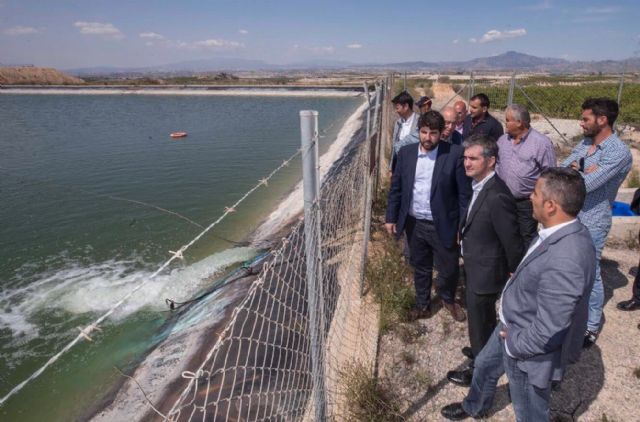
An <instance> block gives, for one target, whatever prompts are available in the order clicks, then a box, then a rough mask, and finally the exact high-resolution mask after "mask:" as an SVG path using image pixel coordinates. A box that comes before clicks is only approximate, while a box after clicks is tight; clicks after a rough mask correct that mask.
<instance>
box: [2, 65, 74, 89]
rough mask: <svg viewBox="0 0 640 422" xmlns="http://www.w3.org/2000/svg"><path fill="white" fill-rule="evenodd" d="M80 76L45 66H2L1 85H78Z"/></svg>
mask: <svg viewBox="0 0 640 422" xmlns="http://www.w3.org/2000/svg"><path fill="white" fill-rule="evenodd" d="M78 84H84V81H83V80H82V79H80V78H76V77H73V76H69V75H67V74H65V73H62V72H60V71H59V70H56V69H52V68H45V67H0V85H78Z"/></svg>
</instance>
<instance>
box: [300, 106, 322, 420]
mask: <svg viewBox="0 0 640 422" xmlns="http://www.w3.org/2000/svg"><path fill="white" fill-rule="evenodd" d="M300 136H301V138H300V139H301V144H302V184H303V188H304V237H305V249H306V250H305V252H306V253H305V256H306V264H307V300H308V312H309V337H310V343H311V369H312V378H313V404H314V409H315V420H316V421H324V420H325V419H326V391H325V385H324V376H325V371H324V363H325V362H324V323H323V321H324V318H323V313H324V301H323V296H322V294H323V293H322V290H323V289H322V281H323V279H322V265H321V262H322V256H321V248H320V246H321V241H322V237H321V231H320V230H321V225H320V223H321V221H320V218H321V216H320V178H319V170H318V164H319V162H318V112H317V111H313V110H302V111H300Z"/></svg>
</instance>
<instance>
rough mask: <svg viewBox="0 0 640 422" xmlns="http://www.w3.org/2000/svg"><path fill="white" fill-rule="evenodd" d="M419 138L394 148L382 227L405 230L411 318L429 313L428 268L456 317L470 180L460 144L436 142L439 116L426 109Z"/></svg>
mask: <svg viewBox="0 0 640 422" xmlns="http://www.w3.org/2000/svg"><path fill="white" fill-rule="evenodd" d="M418 128H419V137H420V142H419V143H417V144H411V145H407V146H404V147H402V148H401V149H400V151H399V152H398V162H397V166H396V169H395V171H394V172H393V176H392V177H391V188H390V190H389V200H388V204H387V214H386V219H385V221H386V224H385V228H386V229H387V231H388V232H389V233H390V234H392V235H395V236H400V234H401V233H402V232H403V231H404V232H405V233H406V235H407V240H408V242H409V251H410V263H411V265H412V266H413V268H414V284H415V288H416V304H415V306H414V308H413V309H412V310H411V311H410V313H409V318H410V319H417V318H427V317H429V316H431V310H430V304H431V303H430V302H431V300H430V296H431V282H432V273H433V267H434V265H435V267H436V268H438V278H437V280H436V286H437V288H438V293H439V296H440V298H441V299H442V301H443V304H444V307H445V308H446V309H447V310H448V311H449V312H450V313H451V315H452V316H453V317H454V319H455V320H456V321H464V320H465V318H466V317H465V314H464V311H463V310H462V308H461V307H460V305H458V304H457V303H455V301H454V299H455V291H456V286H457V282H458V260H459V248H458V243H457V234H458V230H459V222H460V216H461V215H463V214H464V213H465V212H466V208H467V205H468V203H469V199H470V197H471V183H470V179H469V178H468V177H467V176H466V175H465V174H464V167H463V164H462V152H463V151H462V147H460V146H458V145H452V144H449V143H446V142H441V141H440V138H441V133H442V130H443V128H444V119H443V118H442V115H441V114H440V113H438V112H437V111H433V110H432V111H429V112H427V113H425V114H423V115H422V116H420V119H419V120H418Z"/></svg>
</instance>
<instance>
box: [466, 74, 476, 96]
mask: <svg viewBox="0 0 640 422" xmlns="http://www.w3.org/2000/svg"><path fill="white" fill-rule="evenodd" d="M474 95H476V80H475V77H474V75H473V72H471V81H469V98H467V103H468V102H469V101H471V97H473V96H474Z"/></svg>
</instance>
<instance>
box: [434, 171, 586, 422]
mask: <svg viewBox="0 0 640 422" xmlns="http://www.w3.org/2000/svg"><path fill="white" fill-rule="evenodd" d="M585 196H586V187H585V183H584V180H583V179H582V176H580V174H579V173H578V172H577V171H575V170H573V169H570V168H559V167H550V168H547V169H545V170H544V171H543V172H542V174H541V175H540V178H539V179H538V181H537V182H536V186H535V188H534V191H533V193H532V194H531V202H532V204H533V216H534V217H535V219H536V220H538V222H540V223H541V224H542V227H543V229H541V230H540V231H539V232H538V236H537V237H536V238H535V239H534V240H533V242H532V244H531V246H529V249H528V251H527V253H526V255H525V256H524V258H523V259H522V262H520V265H518V268H517V269H516V271H515V273H514V274H513V276H511V278H510V279H509V281H507V284H506V286H505V288H504V290H503V292H502V298H501V300H500V308H499V312H498V315H499V316H500V324H498V326H497V327H496V329H495V330H494V332H493V334H492V335H491V338H489V341H487V344H486V345H485V346H484V348H483V349H482V351H481V352H480V354H479V355H478V356H477V357H476V360H475V367H474V370H473V379H472V381H471V389H470V390H469V393H468V394H467V397H466V398H465V399H464V401H463V402H462V403H453V404H450V405H447V406H445V407H443V408H442V410H441V413H442V415H443V416H445V417H446V418H448V419H452V420H461V419H464V418H466V417H468V416H473V417H476V418H477V417H481V416H484V415H486V414H487V412H488V411H489V409H490V408H491V405H492V403H493V398H494V396H495V392H496V387H497V384H498V379H499V378H500V377H501V376H502V374H504V373H505V372H506V374H507V378H508V379H509V392H510V395H511V400H512V403H513V408H514V411H515V414H516V419H517V420H518V421H536V422H537V421H548V420H549V397H550V395H551V382H552V381H560V380H561V379H562V377H563V375H564V372H565V369H566V367H567V364H569V363H572V362H575V361H576V360H577V359H578V357H579V356H580V351H581V350H582V343H583V338H584V330H585V328H586V326H587V315H588V309H589V308H588V306H589V296H590V292H591V288H592V286H593V281H594V279H595V273H596V251H595V247H594V246H593V242H592V241H591V236H590V235H589V231H588V230H587V228H586V227H585V226H584V225H583V224H582V223H581V222H580V221H578V220H577V218H576V217H577V215H578V213H579V212H580V210H581V209H582V207H583V205H584V200H585Z"/></svg>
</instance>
